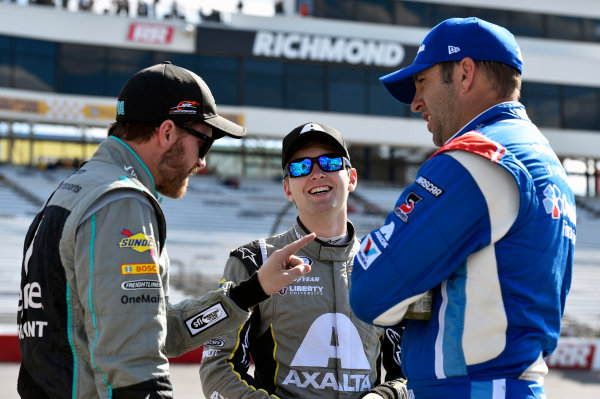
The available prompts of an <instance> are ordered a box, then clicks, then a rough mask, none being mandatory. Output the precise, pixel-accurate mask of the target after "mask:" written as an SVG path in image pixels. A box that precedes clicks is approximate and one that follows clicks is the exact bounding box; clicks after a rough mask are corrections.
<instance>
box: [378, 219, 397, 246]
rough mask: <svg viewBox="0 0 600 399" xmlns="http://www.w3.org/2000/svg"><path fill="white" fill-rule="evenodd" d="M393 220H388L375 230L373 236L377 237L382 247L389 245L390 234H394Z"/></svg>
mask: <svg viewBox="0 0 600 399" xmlns="http://www.w3.org/2000/svg"><path fill="white" fill-rule="evenodd" d="M394 226H395V224H394V222H393V221H392V222H389V223H388V224H385V225H383V226H381V227H380V228H379V230H375V237H377V241H379V243H380V244H381V246H382V247H383V248H387V246H388V245H389V244H388V243H389V241H390V239H391V238H392V234H394Z"/></svg>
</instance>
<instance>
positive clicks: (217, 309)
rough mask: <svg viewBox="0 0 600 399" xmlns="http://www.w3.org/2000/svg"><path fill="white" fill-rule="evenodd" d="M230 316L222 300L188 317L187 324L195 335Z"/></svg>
mask: <svg viewBox="0 0 600 399" xmlns="http://www.w3.org/2000/svg"><path fill="white" fill-rule="evenodd" d="M228 317H229V315H228V314H227V312H226V311H225V309H224V308H223V305H222V304H221V302H219V303H217V304H215V305H213V306H211V307H210V308H208V309H205V310H203V311H202V312H200V313H198V314H196V315H195V316H192V317H190V318H189V319H187V320H186V321H185V325H186V327H187V329H188V331H189V333H190V335H191V336H192V337H193V336H196V335H198V334H199V333H201V332H202V331H204V330H206V329H207V328H209V327H211V326H214V325H215V324H217V323H218V322H220V321H221V320H225V319H226V318H228Z"/></svg>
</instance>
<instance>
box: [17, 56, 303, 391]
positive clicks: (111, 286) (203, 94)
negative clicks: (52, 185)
mask: <svg viewBox="0 0 600 399" xmlns="http://www.w3.org/2000/svg"><path fill="white" fill-rule="evenodd" d="M108 134H109V137H108V139H106V140H105V141H104V142H103V143H101V144H100V146H99V148H98V150H97V151H96V153H95V154H94V155H93V156H92V158H91V159H90V160H89V161H88V162H87V163H86V164H84V165H83V166H82V167H81V168H80V169H79V170H78V171H77V172H75V174H73V175H72V176H71V177H69V178H68V179H67V180H65V181H64V182H62V183H61V184H60V185H59V187H58V188H57V189H56V190H55V191H54V193H53V194H52V195H51V196H50V198H49V199H48V200H47V201H46V204H45V205H44V206H43V208H42V210H41V211H40V212H39V213H38V215H37V216H36V217H35V219H34V221H33V223H32V224H31V226H30V228H29V231H28V232H27V236H26V238H25V246H24V247H25V249H24V259H23V268H22V273H21V292H20V297H19V306H18V329H19V340H20V348H21V354H22V357H23V360H22V364H21V369H20V373H19V380H18V391H19V394H20V395H21V397H23V398H36V399H39V398H50V397H52V398H59V397H60V398H67V397H73V398H74V397H77V398H80V397H81V398H82V397H86V398H88V397H89V398H92V397H94V398H171V397H172V396H173V393H172V391H173V390H172V386H171V382H170V377H169V363H168V360H167V357H174V356H179V355H181V354H183V353H185V352H187V351H189V350H192V349H194V348H197V347H199V346H200V345H201V344H202V343H203V342H205V341H206V340H207V339H209V338H210V337H212V336H215V335H219V334H221V333H224V332H227V331H231V330H233V329H238V328H239V327H240V326H241V325H242V324H243V323H244V322H245V321H246V320H247V318H248V317H249V309H250V308H251V307H252V306H254V305H255V304H257V303H258V302H260V301H261V300H264V299H266V298H267V297H268V296H269V295H271V294H273V293H275V292H277V291H279V290H280V289H281V288H283V287H284V286H286V285H287V284H289V283H290V282H292V281H293V280H294V279H296V278H298V277H301V276H303V275H304V274H306V273H307V272H308V271H310V266H308V265H304V264H303V263H302V260H301V259H299V258H297V257H295V256H293V253H295V252H296V251H297V250H298V249H299V248H300V247H302V246H303V245H305V244H306V243H307V242H309V241H311V240H312V239H313V238H314V235H311V234H307V235H306V236H305V238H303V239H302V240H298V241H295V242H294V243H292V244H291V245H289V246H286V247H285V248H282V250H281V251H277V252H276V253H275V254H274V256H272V257H271V258H270V259H269V261H268V262H266V263H265V265H264V266H263V268H262V269H261V270H260V271H258V272H257V273H254V274H252V276H249V278H248V279H247V280H245V281H241V282H240V283H239V284H237V285H234V284H231V283H230V284H224V285H223V287H222V288H220V289H219V290H217V291H213V292H210V293H208V294H206V295H204V296H202V297H200V298H197V299H188V300H185V301H183V302H181V303H179V304H176V305H171V304H169V303H168V295H169V286H168V284H169V259H168V256H167V251H166V249H165V240H166V223H165V218H164V215H163V213H162V210H161V207H160V200H159V193H160V194H163V195H165V196H168V197H173V198H179V197H181V196H183V195H184V193H185V190H186V186H187V181H188V178H189V176H190V175H191V174H192V173H194V172H195V171H196V170H197V169H200V168H203V167H204V166H205V165H206V162H205V159H204V157H205V155H206V154H207V152H208V151H209V149H210V147H211V144H212V143H213V142H214V140H216V139H218V138H220V137H223V136H225V135H227V136H230V137H233V138H242V137H244V135H245V134H246V131H245V129H244V128H243V127H241V126H238V125H236V124H234V123H232V122H229V121H228V120H226V119H224V118H223V117H221V116H219V115H218V114H217V109H216V106H215V102H214V99H213V97H212V94H211V92H210V90H209V88H208V86H206V84H205V83H204V81H202V79H201V78H200V77H199V76H197V75H196V74H194V73H193V72H191V71H188V70H186V69H183V68H180V67H177V66H175V65H172V64H171V63H168V62H165V63H162V64H159V65H154V66H152V67H150V68H147V69H144V70H142V71H140V72H138V73H137V74H135V75H134V76H133V77H132V78H131V79H129V81H128V82H127V83H126V84H125V86H124V87H123V89H122V91H121V94H120V95H119V99H118V105H117V121H116V123H114V124H113V125H112V126H111V127H110V129H109V131H108Z"/></svg>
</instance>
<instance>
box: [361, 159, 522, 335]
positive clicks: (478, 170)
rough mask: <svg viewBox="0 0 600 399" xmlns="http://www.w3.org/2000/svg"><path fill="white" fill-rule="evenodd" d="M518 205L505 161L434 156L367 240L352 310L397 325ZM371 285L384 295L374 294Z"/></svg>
mask: <svg viewBox="0 0 600 399" xmlns="http://www.w3.org/2000/svg"><path fill="white" fill-rule="evenodd" d="M475 176H477V178H476V177H475ZM518 208H519V192H518V187H517V184H516V182H515V180H514V178H513V177H512V176H511V175H510V174H509V173H508V172H507V171H506V170H505V169H504V168H502V167H501V166H499V165H497V164H495V163H493V162H491V161H489V160H488V159H485V158H483V157H480V156H478V155H475V154H471V153H468V152H465V151H454V152H446V153H442V154H440V155H436V156H434V157H432V158H430V159H429V160H428V161H427V162H425V163H424V164H423V165H422V167H421V168H420V169H419V172H418V175H417V179H416V180H415V182H414V183H413V184H411V185H409V186H408V187H407V188H406V189H405V190H404V191H403V192H402V194H401V195H400V197H399V199H398V201H397V203H396V206H395V208H394V210H393V211H392V212H390V213H389V214H388V216H387V218H386V221H385V224H384V225H383V226H382V227H381V228H379V229H378V230H375V231H372V232H371V233H370V234H369V235H367V236H365V237H363V239H362V241H361V249H360V250H359V252H358V254H357V256H356V258H355V262H354V270H353V273H352V285H351V289H350V304H351V306H352V310H353V311H354V312H355V313H356V315H357V316H358V317H359V318H361V319H362V320H364V321H366V322H368V323H373V324H377V325H381V326H392V325H396V324H397V323H398V322H399V321H400V320H401V319H402V317H403V315H404V312H405V311H406V308H407V306H408V304H410V303H412V302H414V301H415V300H417V299H418V298H419V297H420V296H421V295H422V294H424V293H425V292H427V291H428V290H431V289H432V288H434V287H437V286H439V285H440V283H442V282H443V281H444V280H446V279H447V278H448V277H449V276H450V275H451V274H452V273H454V272H455V271H456V270H457V269H458V267H459V266H460V265H462V264H463V263H464V262H465V261H466V259H467V257H468V256H469V255H471V254H473V253H474V252H476V251H478V250H479V249H481V248H483V247H485V246H487V245H489V244H490V243H491V242H492V241H494V240H497V239H499V237H501V236H502V235H504V234H506V233H507V232H508V231H509V229H510V227H511V226H512V224H513V223H514V221H515V219H516V215H517V212H518ZM373 287H377V292H378V293H381V294H380V295H372V292H373ZM434 301H435V299H434Z"/></svg>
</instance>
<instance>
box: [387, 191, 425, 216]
mask: <svg viewBox="0 0 600 399" xmlns="http://www.w3.org/2000/svg"><path fill="white" fill-rule="evenodd" d="M422 199H423V198H421V197H419V196H418V195H417V194H415V193H410V194H408V196H407V197H406V200H404V204H401V205H398V206H397V207H396V209H394V213H395V214H396V216H398V218H399V219H400V220H402V221H403V222H404V223H407V222H408V215H409V214H410V213H411V212H412V211H414V210H415V204H416V203H417V202H419V201H421V200H422Z"/></svg>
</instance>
